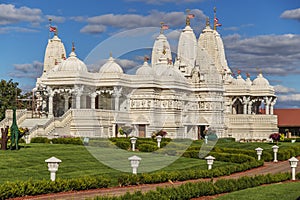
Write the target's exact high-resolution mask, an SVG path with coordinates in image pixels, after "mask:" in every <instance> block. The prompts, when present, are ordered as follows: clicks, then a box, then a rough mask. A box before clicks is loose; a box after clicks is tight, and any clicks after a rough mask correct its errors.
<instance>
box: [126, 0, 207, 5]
mask: <svg viewBox="0 0 300 200" xmlns="http://www.w3.org/2000/svg"><path fill="white" fill-rule="evenodd" d="M127 1H128V2H142V3H146V4H156V5H161V4H172V3H175V4H184V3H196V2H199V3H200V2H203V1H205V0H181V1H178V0H127Z"/></svg>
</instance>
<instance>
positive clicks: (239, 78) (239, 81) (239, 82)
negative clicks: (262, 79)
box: [234, 74, 246, 86]
mask: <svg viewBox="0 0 300 200" xmlns="http://www.w3.org/2000/svg"><path fill="white" fill-rule="evenodd" d="M234 84H235V85H238V86H245V85H246V81H245V80H244V79H243V78H242V76H241V75H240V74H239V75H238V76H237V77H236V81H235V82H234Z"/></svg>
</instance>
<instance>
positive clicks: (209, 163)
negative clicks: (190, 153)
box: [205, 156, 216, 170]
mask: <svg viewBox="0 0 300 200" xmlns="http://www.w3.org/2000/svg"><path fill="white" fill-rule="evenodd" d="M215 159H216V158H215V157H213V156H207V157H205V160H206V162H207V165H208V169H209V170H210V169H211V168H212V165H213V164H214V160H215Z"/></svg>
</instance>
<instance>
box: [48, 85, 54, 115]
mask: <svg viewBox="0 0 300 200" xmlns="http://www.w3.org/2000/svg"><path fill="white" fill-rule="evenodd" d="M53 96H54V92H53V91H52V90H51V91H50V92H49V106H48V112H49V114H48V117H49V118H50V117H53Z"/></svg>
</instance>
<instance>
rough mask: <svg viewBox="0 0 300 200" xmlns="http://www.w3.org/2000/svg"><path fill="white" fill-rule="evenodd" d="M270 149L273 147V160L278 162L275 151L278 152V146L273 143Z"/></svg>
mask: <svg viewBox="0 0 300 200" xmlns="http://www.w3.org/2000/svg"><path fill="white" fill-rule="evenodd" d="M272 149H273V152H274V162H278V160H277V152H278V149H279V146H277V145H274V146H272Z"/></svg>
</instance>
